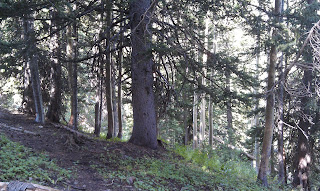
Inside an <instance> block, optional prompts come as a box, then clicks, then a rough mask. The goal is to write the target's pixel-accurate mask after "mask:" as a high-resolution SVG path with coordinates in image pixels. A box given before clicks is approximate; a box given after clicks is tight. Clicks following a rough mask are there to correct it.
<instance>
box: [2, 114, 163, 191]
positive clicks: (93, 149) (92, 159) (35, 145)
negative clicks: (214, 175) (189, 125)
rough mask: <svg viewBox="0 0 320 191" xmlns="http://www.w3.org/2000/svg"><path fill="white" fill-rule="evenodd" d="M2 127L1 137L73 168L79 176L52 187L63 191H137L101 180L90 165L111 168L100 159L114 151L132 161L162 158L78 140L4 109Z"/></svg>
mask: <svg viewBox="0 0 320 191" xmlns="http://www.w3.org/2000/svg"><path fill="white" fill-rule="evenodd" d="M0 124H3V125H2V127H1V125H0V133H4V134H6V135H7V137H8V138H10V139H11V140H12V141H15V142H20V143H21V144H22V145H24V146H26V147H28V148H31V149H33V150H34V151H35V152H43V151H44V152H46V153H47V154H48V155H49V157H50V158H52V159H55V160H56V161H57V164H58V165H59V166H61V167H63V168H70V167H72V168H73V171H76V172H77V173H76V174H77V177H73V178H72V179H71V180H67V181H65V182H62V183H61V182H60V183H59V184H58V185H50V186H54V187H56V188H59V189H63V190H77V191H79V190H86V191H107V190H135V189H134V187H130V186H127V185H125V183H124V185H121V184H122V183H121V182H120V181H117V180H114V179H106V178H103V177H101V176H100V175H99V174H98V173H97V171H96V170H95V169H93V168H91V167H90V165H92V164H99V165H100V166H106V168H108V167H107V164H101V163H102V162H101V160H99V159H100V157H101V156H105V157H108V153H109V154H110V151H111V150H118V151H119V152H121V153H124V155H126V156H130V157H133V158H137V157H140V156H141V155H143V154H146V153H147V154H150V153H151V155H152V156H155V157H157V156H159V157H161V154H160V152H159V151H150V150H148V149H145V148H142V147H137V146H135V145H132V144H129V143H114V142H107V141H101V140H95V139H86V138H83V137H78V136H75V135H74V134H73V133H71V132H69V131H67V130H66V129H64V128H58V127H56V125H53V124H51V123H46V124H44V125H40V124H38V123H35V122H34V118H33V117H32V116H27V115H23V114H12V113H10V112H8V111H6V110H4V109H1V108H0ZM3 126H7V127H3ZM8 127H14V128H19V129H22V130H24V131H19V130H12V129H10V128H8ZM26 131H30V132H33V133H35V134H32V133H28V132H26ZM119 160H121V159H119Z"/></svg>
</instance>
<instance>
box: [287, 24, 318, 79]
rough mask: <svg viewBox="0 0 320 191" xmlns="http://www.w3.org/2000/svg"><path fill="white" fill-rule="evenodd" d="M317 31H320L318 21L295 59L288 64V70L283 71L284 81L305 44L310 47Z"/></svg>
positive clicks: (295, 63)
mask: <svg viewBox="0 0 320 191" xmlns="http://www.w3.org/2000/svg"><path fill="white" fill-rule="evenodd" d="M319 29H320V20H319V21H318V22H317V23H316V24H314V25H313V27H312V28H311V29H310V31H309V34H308V36H307V38H306V39H305V40H304V42H303V45H302V47H301V48H300V50H299V52H298V53H297V55H296V58H295V59H294V61H293V62H291V63H290V65H289V66H288V68H287V69H286V70H285V71H284V79H286V78H287V75H288V74H289V72H290V70H291V69H292V68H293V66H295V65H297V64H298V60H299V58H300V56H301V54H302V52H303V50H304V48H305V47H306V46H307V44H308V43H310V44H311V46H312V42H311V41H312V39H314V37H313V36H317V34H318V30H319Z"/></svg>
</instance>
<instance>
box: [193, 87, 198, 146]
mask: <svg viewBox="0 0 320 191" xmlns="http://www.w3.org/2000/svg"><path fill="white" fill-rule="evenodd" d="M192 110H193V115H192V122H193V144H192V148H193V149H196V148H198V95H197V93H196V92H194V95H193V109H192Z"/></svg>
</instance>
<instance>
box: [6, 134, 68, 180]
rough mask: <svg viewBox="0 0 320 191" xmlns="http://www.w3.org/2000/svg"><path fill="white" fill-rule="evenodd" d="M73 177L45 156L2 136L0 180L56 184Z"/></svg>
mask: <svg viewBox="0 0 320 191" xmlns="http://www.w3.org/2000/svg"><path fill="white" fill-rule="evenodd" d="M70 177H71V171H70V170H66V169H63V168H61V167H59V166H57V165H56V164H55V162H54V161H52V160H50V159H49V158H48V156H46V155H45V154H37V153H34V152H33V151H32V150H31V149H28V148H26V147H24V146H22V145H20V144H19V143H16V142H12V141H10V140H9V139H8V138H7V137H6V136H5V135H2V134H1V135H0V180H1V181H12V180H19V181H30V180H31V181H32V182H35V183H43V182H47V183H51V184H56V183H57V182H59V181H62V180H64V179H66V178H70Z"/></svg>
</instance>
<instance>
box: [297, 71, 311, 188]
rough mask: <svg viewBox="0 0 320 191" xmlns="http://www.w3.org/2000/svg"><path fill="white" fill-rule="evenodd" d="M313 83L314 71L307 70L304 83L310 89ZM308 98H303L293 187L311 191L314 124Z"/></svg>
mask: <svg viewBox="0 0 320 191" xmlns="http://www.w3.org/2000/svg"><path fill="white" fill-rule="evenodd" d="M311 81H312V71H311V70H305V71H304V76H303V83H304V84H305V86H306V87H307V88H308V89H309V88H310V86H311ZM308 102H309V98H308V97H302V98H301V107H302V108H303V111H302V114H301V117H300V122H299V130H298V131H299V132H298V144H297V148H296V154H295V157H294V168H295V172H294V175H293V186H295V187H297V186H300V187H302V188H304V189H305V190H310V183H309V171H310V165H311V152H310V144H309V137H310V129H311V126H312V124H311V123H310V121H309V120H310V119H308V116H309V115H310V114H311V112H310V109H309V108H308V107H309V106H308Z"/></svg>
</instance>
